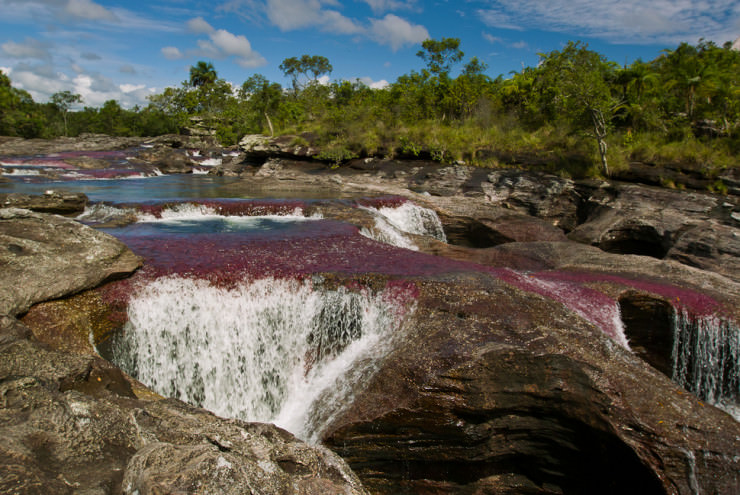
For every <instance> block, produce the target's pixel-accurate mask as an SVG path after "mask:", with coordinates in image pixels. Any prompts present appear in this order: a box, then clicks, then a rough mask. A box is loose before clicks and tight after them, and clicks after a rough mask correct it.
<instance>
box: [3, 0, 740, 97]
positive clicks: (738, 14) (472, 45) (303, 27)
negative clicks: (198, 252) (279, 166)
mask: <svg viewBox="0 0 740 495" xmlns="http://www.w3.org/2000/svg"><path fill="white" fill-rule="evenodd" d="M738 37H740V0H652V1H645V0H497V1H494V0H458V1H447V0H431V1H424V0H158V1H155V0H125V1H118V0H0V70H2V71H3V72H4V73H5V74H7V75H9V77H10V79H11V81H12V84H13V86H14V87H17V88H20V89H25V90H26V91H28V92H29V93H30V94H31V95H32V96H33V98H34V100H35V101H37V102H45V101H48V99H49V97H50V96H51V95H52V94H54V93H56V92H59V91H65V90H69V91H71V92H73V93H77V94H80V95H81V96H82V97H83V105H85V106H93V107H97V106H101V105H102V104H103V103H104V102H105V101H107V100H111V99H115V100H117V101H118V102H119V103H120V104H121V105H122V106H124V107H127V108H130V107H132V106H133V105H137V104H138V105H146V104H147V103H148V100H147V96H149V95H152V94H156V93H159V92H161V91H162V90H163V89H164V88H166V87H168V86H179V85H180V84H181V83H182V82H183V81H185V80H187V79H188V77H189V68H190V67H191V66H192V65H195V64H196V63H197V62H198V61H200V60H204V61H208V62H211V63H212V64H213V65H214V67H215V69H216V71H217V73H218V75H219V77H221V78H223V79H225V80H226V81H229V82H230V83H232V84H234V85H236V86H241V84H242V83H243V82H244V81H245V80H246V79H248V78H249V77H250V76H252V75H254V74H262V75H263V76H265V77H267V78H268V79H269V80H270V81H274V82H278V83H280V84H281V85H283V86H284V87H287V86H289V80H288V79H286V78H285V77H284V75H283V73H282V72H281V71H280V69H279V66H280V64H281V63H282V61H283V60H285V59H286V58H288V57H300V56H301V55H303V54H308V55H322V56H324V57H327V58H328V59H329V61H330V62H331V64H332V66H333V68H334V70H333V72H332V73H331V75H330V76H329V78H328V79H330V80H350V81H354V80H356V79H359V80H361V81H362V82H364V83H365V84H367V85H368V86H371V87H382V86H383V85H386V84H388V83H392V82H394V81H395V80H396V79H397V78H398V77H399V76H401V75H403V74H408V73H410V72H411V71H414V70H415V71H419V70H421V69H422V68H423V67H424V62H423V61H422V60H421V59H420V58H419V57H417V56H416V53H417V52H418V51H419V50H420V49H421V43H422V42H423V41H424V40H425V39H429V38H432V39H437V40H439V39H442V38H459V39H460V41H461V44H460V48H461V49H462V51H463V52H465V61H467V60H469V59H470V58H472V57H473V56H475V57H478V59H479V60H481V61H483V62H485V63H486V64H487V65H488V69H487V71H486V73H487V74H488V75H490V76H491V77H497V76H499V75H503V76H504V77H510V74H511V72H512V71H517V72H518V71H520V70H521V69H522V68H523V67H526V66H535V65H536V64H537V62H538V60H539V56H538V53H547V52H550V51H553V50H560V49H561V48H562V47H563V46H565V44H566V43H567V42H568V41H569V40H572V41H578V40H580V41H582V42H585V43H588V46H589V48H591V49H592V50H596V51H598V52H599V53H602V54H603V55H605V56H606V57H607V58H608V59H609V60H613V61H615V62H618V63H620V64H625V63H627V64H629V63H631V62H633V61H634V60H636V59H638V58H640V59H642V60H645V61H648V60H652V59H654V58H656V57H657V56H659V55H660V53H661V50H663V49H673V48H675V47H677V46H678V45H679V44H680V43H681V42H688V43H691V44H696V43H697V42H698V41H699V40H700V39H705V40H708V41H714V42H716V43H717V44H718V45H720V46H721V45H722V44H724V43H725V42H727V41H734V40H736V39H737V38H738ZM462 65H463V64H460V65H459V67H458V69H459V68H461V67H462Z"/></svg>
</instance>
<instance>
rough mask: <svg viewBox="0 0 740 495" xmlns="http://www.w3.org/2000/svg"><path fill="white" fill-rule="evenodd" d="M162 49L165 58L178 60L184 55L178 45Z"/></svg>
mask: <svg viewBox="0 0 740 495" xmlns="http://www.w3.org/2000/svg"><path fill="white" fill-rule="evenodd" d="M160 51H161V52H162V55H164V58H166V59H167V60H178V59H181V58H183V57H184V55H183V54H182V52H181V51H180V49H179V48H177V47H176V46H165V47H164V48H162V50H160Z"/></svg>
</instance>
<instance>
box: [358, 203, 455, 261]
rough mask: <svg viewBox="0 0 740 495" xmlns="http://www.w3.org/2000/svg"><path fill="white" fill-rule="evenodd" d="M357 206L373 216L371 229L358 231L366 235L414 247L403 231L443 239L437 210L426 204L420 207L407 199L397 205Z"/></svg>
mask: <svg viewBox="0 0 740 495" xmlns="http://www.w3.org/2000/svg"><path fill="white" fill-rule="evenodd" d="M360 208H362V209H364V210H366V211H369V212H371V213H372V214H373V215H374V216H375V229H373V230H372V231H370V230H368V229H363V230H362V234H363V235H365V236H366V237H370V238H372V239H375V240H377V241H378V242H383V243H386V244H391V245H393V246H397V247H402V248H406V249H413V250H415V251H416V250H418V248H417V247H416V246H415V245H414V244H413V243H412V242H411V241H410V240H408V239H407V238H406V237H405V236H404V235H403V233H404V232H405V233H409V234H416V235H425V236H430V237H433V238H435V239H437V240H439V241H442V242H447V238H446V236H445V233H444V229H443V228H442V222H441V221H440V220H439V217H438V216H437V213H435V212H434V210H430V209H429V208H424V207H423V206H419V205H417V204H414V203H412V202H410V201H405V202H403V203H401V204H400V205H394V206H380V207H378V208H376V207H373V206H361V207H360Z"/></svg>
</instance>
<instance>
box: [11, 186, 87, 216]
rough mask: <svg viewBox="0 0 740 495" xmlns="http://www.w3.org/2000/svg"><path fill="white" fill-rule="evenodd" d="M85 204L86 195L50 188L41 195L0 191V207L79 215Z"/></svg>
mask: <svg viewBox="0 0 740 495" xmlns="http://www.w3.org/2000/svg"><path fill="white" fill-rule="evenodd" d="M85 206H87V196H85V195H84V194H82V193H70V192H66V191H63V190H62V191H55V190H53V189H50V190H48V191H46V192H45V193H44V194H42V195H32V194H20V193H7V194H1V193H0V207H2V208H23V209H27V210H32V211H36V212H39V213H55V214H57V215H79V214H80V213H82V212H83V211H85Z"/></svg>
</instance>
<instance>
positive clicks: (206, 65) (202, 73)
mask: <svg viewBox="0 0 740 495" xmlns="http://www.w3.org/2000/svg"><path fill="white" fill-rule="evenodd" d="M216 79H218V74H217V73H216V69H215V68H214V67H213V64H212V63H211V62H204V61H203V60H200V61H199V62H198V63H197V64H195V65H194V66H191V67H190V85H191V86H193V87H194V88H198V87H200V86H206V85H209V84H213V83H214V82H216Z"/></svg>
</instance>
